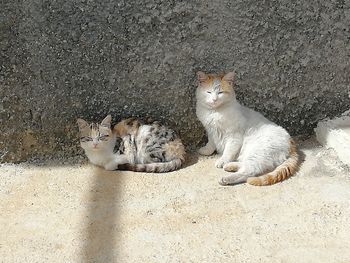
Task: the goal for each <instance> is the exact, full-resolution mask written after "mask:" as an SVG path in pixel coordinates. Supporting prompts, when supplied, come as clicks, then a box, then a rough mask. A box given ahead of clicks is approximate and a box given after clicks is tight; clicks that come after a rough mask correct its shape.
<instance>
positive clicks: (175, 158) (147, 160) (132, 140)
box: [113, 118, 185, 173]
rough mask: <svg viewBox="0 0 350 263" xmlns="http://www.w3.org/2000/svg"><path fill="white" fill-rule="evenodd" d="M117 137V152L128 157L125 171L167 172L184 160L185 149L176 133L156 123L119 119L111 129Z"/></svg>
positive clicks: (179, 165) (178, 166)
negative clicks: (118, 144) (118, 141)
mask: <svg viewBox="0 0 350 263" xmlns="http://www.w3.org/2000/svg"><path fill="white" fill-rule="evenodd" d="M113 131H114V133H115V134H116V136H117V137H118V138H121V143H120V148H119V151H120V153H122V154H123V155H126V156H128V163H127V164H125V167H126V169H128V170H132V171H137V172H143V171H144V172H156V173H161V172H169V171H173V170H176V169H178V168H180V167H181V165H182V164H183V162H184V161H185V147H184V145H183V144H182V142H181V140H180V138H179V137H178V136H177V135H176V133H175V132H174V131H173V130H171V129H169V128H167V127H166V126H163V125H160V124H159V123H158V122H151V123H146V122H142V121H140V120H138V119H136V118H129V119H125V120H122V121H121V122H119V123H118V124H117V125H115V126H114V128H113Z"/></svg>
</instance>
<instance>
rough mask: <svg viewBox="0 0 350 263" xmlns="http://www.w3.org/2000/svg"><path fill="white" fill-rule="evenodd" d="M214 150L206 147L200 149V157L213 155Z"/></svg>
mask: <svg viewBox="0 0 350 263" xmlns="http://www.w3.org/2000/svg"><path fill="white" fill-rule="evenodd" d="M213 152H214V151H213V150H212V149H210V148H208V147H206V146H204V147H202V148H199V150H198V153H199V154H200V155H207V156H208V155H212V154H213Z"/></svg>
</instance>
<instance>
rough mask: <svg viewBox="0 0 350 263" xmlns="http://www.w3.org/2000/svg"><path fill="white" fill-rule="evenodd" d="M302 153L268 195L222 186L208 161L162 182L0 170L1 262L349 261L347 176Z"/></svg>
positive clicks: (310, 151) (59, 167)
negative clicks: (293, 170) (299, 162)
mask: <svg viewBox="0 0 350 263" xmlns="http://www.w3.org/2000/svg"><path fill="white" fill-rule="evenodd" d="M300 149H301V151H302V153H303V159H305V161H304V162H303V164H302V166H301V169H300V171H299V172H298V174H297V175H296V176H294V177H292V178H291V179H289V180H287V181H284V182H283V183H280V184H277V185H273V186H270V187H255V186H250V185H245V184H243V185H238V186H234V187H224V186H220V185H219V184H218V179H219V178H220V177H221V176H222V175H224V174H226V172H224V171H222V170H219V169H217V168H215V167H214V162H215V159H216V157H215V156H214V157H210V158H204V157H200V158H199V159H198V158H197V157H196V156H195V155H193V156H192V157H191V160H190V162H189V164H188V165H187V167H185V168H183V169H181V170H179V171H177V172H172V173H168V174H142V173H132V172H107V171H103V170H102V169H99V168H96V167H94V166H92V165H88V164H86V163H79V162H77V161H70V162H68V163H66V164H56V165H55V164H54V163H51V164H38V163H37V164H20V165H8V164H5V165H2V166H1V167H0V176H1V178H0V180H1V181H0V197H1V203H0V211H1V217H0V230H1V231H0V255H1V256H0V262H6V263H7V262H162V263H163V262H269V263H271V262H318V263H319V262H327V263H329V262H350V173H349V170H348V169H347V168H346V167H344V166H342V165H341V164H340V163H339V162H338V160H337V158H336V157H335V155H334V153H333V152H332V151H331V150H325V149H323V148H320V147H319V146H318V145H317V144H316V143H315V142H314V141H313V140H308V141H305V142H303V143H302V144H301V146H300ZM69 163H70V164H69Z"/></svg>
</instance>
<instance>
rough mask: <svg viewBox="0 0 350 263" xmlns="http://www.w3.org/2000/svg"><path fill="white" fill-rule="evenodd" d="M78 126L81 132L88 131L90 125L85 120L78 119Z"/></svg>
mask: <svg viewBox="0 0 350 263" xmlns="http://www.w3.org/2000/svg"><path fill="white" fill-rule="evenodd" d="M77 124H78V126H79V131H82V130H84V129H86V128H87V127H88V126H89V124H88V123H87V122H86V121H84V120H83V119H77Z"/></svg>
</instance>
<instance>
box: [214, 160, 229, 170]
mask: <svg viewBox="0 0 350 263" xmlns="http://www.w3.org/2000/svg"><path fill="white" fill-rule="evenodd" d="M228 162H229V161H228V160H226V159H224V158H220V159H219V160H217V161H216V162H215V167H217V168H222V167H224V165H225V164H227V163H228Z"/></svg>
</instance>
